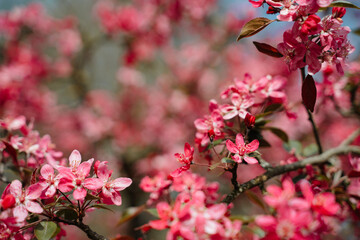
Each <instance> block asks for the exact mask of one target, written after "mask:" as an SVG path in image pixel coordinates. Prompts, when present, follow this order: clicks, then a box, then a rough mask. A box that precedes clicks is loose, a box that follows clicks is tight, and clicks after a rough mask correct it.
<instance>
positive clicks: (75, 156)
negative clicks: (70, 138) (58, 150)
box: [69, 150, 81, 168]
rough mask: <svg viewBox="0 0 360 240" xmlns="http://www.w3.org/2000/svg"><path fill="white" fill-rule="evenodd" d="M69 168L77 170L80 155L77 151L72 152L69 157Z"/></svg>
mask: <svg viewBox="0 0 360 240" xmlns="http://www.w3.org/2000/svg"><path fill="white" fill-rule="evenodd" d="M69 161H70V167H71V168H77V167H78V166H79V165H80V163H81V154H80V152H79V151H78V150H74V151H72V153H71V154H70V157H69Z"/></svg>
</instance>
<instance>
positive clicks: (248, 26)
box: [237, 17, 275, 41]
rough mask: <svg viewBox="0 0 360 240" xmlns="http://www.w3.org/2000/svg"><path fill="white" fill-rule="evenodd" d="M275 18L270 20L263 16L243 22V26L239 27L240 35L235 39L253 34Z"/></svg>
mask: <svg viewBox="0 0 360 240" xmlns="http://www.w3.org/2000/svg"><path fill="white" fill-rule="evenodd" d="M274 21H275V20H270V19H267V18H264V17H259V18H254V19H252V20H250V21H249V22H247V23H245V25H244V26H243V28H242V29H241V32H240V35H239V37H238V38H237V41H239V40H240V39H242V38H246V37H250V36H252V35H255V34H256V33H258V32H260V31H261V30H263V29H264V28H265V27H267V26H268V25H269V24H270V23H272V22H274Z"/></svg>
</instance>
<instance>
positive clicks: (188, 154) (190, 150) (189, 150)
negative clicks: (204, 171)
mask: <svg viewBox="0 0 360 240" xmlns="http://www.w3.org/2000/svg"><path fill="white" fill-rule="evenodd" d="M184 153H185V156H186V157H192V156H193V154H194V148H193V147H191V146H190V144H189V143H185V146H184Z"/></svg>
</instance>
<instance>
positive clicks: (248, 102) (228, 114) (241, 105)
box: [220, 93, 254, 120]
mask: <svg viewBox="0 0 360 240" xmlns="http://www.w3.org/2000/svg"><path fill="white" fill-rule="evenodd" d="M231 102H232V105H229V104H225V105H222V106H220V109H221V111H222V113H223V114H224V115H223V118H224V119H225V120H229V119H232V118H234V117H236V116H239V117H240V118H242V119H244V118H245V116H246V114H247V113H248V111H247V109H248V108H249V107H251V106H252V105H253V104H254V100H253V99H252V98H251V97H250V96H240V95H239V94H237V93H233V94H232V96H231Z"/></svg>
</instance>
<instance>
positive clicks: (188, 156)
mask: <svg viewBox="0 0 360 240" xmlns="http://www.w3.org/2000/svg"><path fill="white" fill-rule="evenodd" d="M175 157H176V158H177V160H178V161H179V162H180V163H182V164H185V165H184V166H182V167H180V168H178V169H176V170H175V171H174V172H172V173H171V174H170V175H171V176H172V177H178V176H180V175H181V174H182V173H183V172H185V171H187V170H189V169H190V165H191V164H192V160H193V157H194V148H193V147H191V146H190V144H189V143H185V145H184V154H182V153H175Z"/></svg>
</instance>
